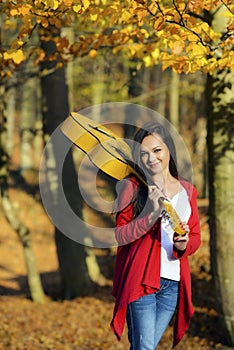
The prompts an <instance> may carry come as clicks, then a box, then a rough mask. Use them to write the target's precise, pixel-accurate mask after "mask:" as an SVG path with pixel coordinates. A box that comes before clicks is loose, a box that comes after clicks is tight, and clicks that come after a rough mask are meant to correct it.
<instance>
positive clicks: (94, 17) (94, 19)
mask: <svg viewBox="0 0 234 350" xmlns="http://www.w3.org/2000/svg"><path fill="white" fill-rule="evenodd" d="M90 19H91V21H93V22H95V21H96V20H97V19H98V15H97V13H96V14H95V15H92V14H91V15H90Z"/></svg>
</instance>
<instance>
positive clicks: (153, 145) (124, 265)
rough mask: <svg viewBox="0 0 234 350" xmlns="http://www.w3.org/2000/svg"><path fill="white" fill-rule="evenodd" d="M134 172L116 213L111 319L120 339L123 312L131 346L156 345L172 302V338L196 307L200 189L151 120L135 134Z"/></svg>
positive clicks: (134, 349) (165, 133) (166, 136)
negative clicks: (193, 267)
mask: <svg viewBox="0 0 234 350" xmlns="http://www.w3.org/2000/svg"><path fill="white" fill-rule="evenodd" d="M134 141H135V142H134V147H133V151H132V152H133V160H134V162H135V164H136V170H137V172H138V173H139V174H140V176H141V178H142V177H143V178H144V180H145V181H144V182H147V183H148V186H145V184H144V183H143V182H142V181H140V180H139V178H138V177H136V176H130V177H129V178H128V179H125V180H124V181H123V183H124V184H123V188H122V190H121V194H120V195H119V198H120V199H119V204H118V208H119V210H118V212H117V216H116V239H117V241H118V244H119V246H118V251H117V257H116V265H115V273H114V281H113V295H114V297H115V298H116V303H115V308H114V315H113V319H112V322H111V327H112V329H113V330H114V332H115V334H116V335H117V337H118V339H120V337H121V335H122V332H123V329H124V324H125V319H127V325H128V338H129V342H130V345H131V346H130V350H146V349H147V350H155V348H156V347H157V345H158V343H159V341H160V339H161V337H162V335H163V333H164V331H165V329H166V328H167V326H168V324H169V322H170V320H171V318H172V316H173V314H174V312H175V310H176V309H177V314H176V318H175V323H174V340H173V346H176V345H177V344H178V342H179V341H180V340H181V338H182V337H183V335H184V333H185V331H186V329H187V328H188V326H189V322H190V319H191V317H192V314H193V307H192V301H191V277H190V270H189V264H188V256H189V255H191V254H193V253H194V252H195V251H196V250H197V249H198V248H199V246H200V243H201V242H200V224H199V217H198V210H197V205H196V197H197V191H196V189H195V188H194V187H193V185H192V184H190V183H188V182H187V181H185V180H183V179H180V178H179V177H178V172H177V167H176V154H175V146H174V143H173V140H172V138H171V136H170V134H169V133H168V131H167V130H166V129H165V128H164V127H162V126H161V125H159V124H157V123H154V122H150V123H147V124H145V125H144V126H143V127H142V128H141V129H139V130H138V132H137V133H136V135H135V138H134ZM162 197H166V198H168V199H170V201H171V203H172V205H173V206H174V207H175V209H176V211H177V213H178V214H179V216H180V218H181V228H183V229H184V231H185V234H184V235H183V236H181V235H177V234H176V233H175V232H174V231H173V229H172V227H171V224H170V220H169V218H168V215H167V214H166V213H165V211H164V210H163V204H162V200H161V199H162Z"/></svg>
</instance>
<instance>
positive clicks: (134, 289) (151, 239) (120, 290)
mask: <svg viewBox="0 0 234 350" xmlns="http://www.w3.org/2000/svg"><path fill="white" fill-rule="evenodd" d="M125 181H126V180H125ZM181 184H182V185H183V186H184V188H185V189H186V191H187V193H188V196H189V200H190V205H191V216H190V218H189V221H188V225H189V227H190V233H189V242H188V244H187V248H186V250H185V251H183V252H180V251H178V250H176V249H174V255H175V257H177V258H178V259H180V287H179V298H178V305H177V315H176V320H175V324H174V339H173V347H174V346H176V345H177V344H178V343H179V341H180V340H181V338H182V337H183V335H184V334H185V332H186V330H187V328H188V326H189V323H190V320H191V317H192V315H193V312H194V310H193V306H192V293H191V276H190V269H189V263H188V256H189V255H191V254H193V253H194V252H195V251H196V250H197V249H198V248H199V246H200V243H201V238H200V222H199V216H198V209H197V204H196V197H197V191H196V189H195V188H194V187H193V186H192V185H191V184H190V183H188V182H186V181H184V180H181ZM138 186H139V181H138V179H137V178H135V177H131V178H129V179H128V180H127V181H126V184H125V186H124V189H123V191H122V192H121V200H120V208H121V210H120V212H119V213H118V215H117V218H116V226H117V228H116V239H117V242H118V243H119V247H118V250H117V256H116V263H115V273H114V280H113V290H112V294H113V296H114V297H115V298H116V303H115V308H114V313H113V318H112V321H111V328H112V329H113V331H114V332H115V334H116V336H117V338H118V339H120V337H121V335H122V333H123V329H124V325H125V319H126V310H127V305H128V304H129V303H131V302H132V301H134V300H137V299H138V298H140V297H141V296H143V295H146V294H150V293H154V292H155V291H157V290H159V289H160V261H161V257H160V255H161V225H160V223H161V221H160V219H158V220H157V222H156V223H155V224H154V226H153V227H150V225H149V221H148V215H145V216H143V217H141V218H138V219H137V220H132V219H133V206H132V204H131V203H130V201H131V199H132V197H133V194H134V192H135V190H136V189H137V187H138ZM129 242H131V243H129Z"/></svg>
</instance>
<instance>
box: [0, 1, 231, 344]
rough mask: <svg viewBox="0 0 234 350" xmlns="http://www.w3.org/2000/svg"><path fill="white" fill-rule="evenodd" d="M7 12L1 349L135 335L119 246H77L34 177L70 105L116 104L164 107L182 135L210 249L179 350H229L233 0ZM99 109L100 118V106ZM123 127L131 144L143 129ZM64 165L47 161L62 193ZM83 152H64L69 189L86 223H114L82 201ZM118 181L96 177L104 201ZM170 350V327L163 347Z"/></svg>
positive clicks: (27, 7) (84, 4) (43, 5)
mask: <svg viewBox="0 0 234 350" xmlns="http://www.w3.org/2000/svg"><path fill="white" fill-rule="evenodd" d="M0 9H1V53H0V55H1V56H0V59H1V86H0V89H1V95H0V96H1V100H0V116H1V128H0V132H1V133H0V147H1V148H0V149H1V154H0V155H1V171H0V186H1V209H2V210H1V217H0V219H1V247H0V249H1V255H0V259H1V275H0V276H1V305H0V307H1V315H2V322H1V325H0V334H1V340H0V348H1V349H4V350H5V349H14V350H15V349H32V350H33V349H58V350H59V349H84V350H85V349H105V348H108V349H112V348H115V349H118V348H119V349H123V348H126V347H127V345H126V344H127V338H126V334H125V336H124V339H123V341H122V342H121V343H118V342H117V341H116V340H115V338H114V335H113V334H112V333H111V331H110V329H109V321H110V319H111V314H112V309H113V299H112V297H111V295H110V294H111V280H112V276H113V266H114V258H115V248H113V249H112V248H111V249H93V248H91V247H89V246H86V245H82V244H78V243H76V242H74V241H72V240H70V239H69V238H67V237H66V235H64V234H63V233H62V232H60V231H59V230H58V228H57V227H54V226H53V223H52V222H51V221H50V220H49V219H48V216H47V214H46V213H45V211H44V209H43V205H42V202H41V197H40V190H39V183H38V171H39V166H40V160H41V156H42V152H43V149H44V145H45V143H46V142H47V141H48V140H49V138H50V136H51V134H52V133H53V131H54V130H55V129H56V128H57V126H58V125H60V123H61V122H62V121H63V120H64V119H65V118H66V117H67V116H68V114H69V112H70V111H80V110H83V109H85V108H86V107H90V106H98V105H100V104H103V103H106V102H111V103H116V102H126V103H134V104H139V105H141V106H145V107H147V108H151V109H153V110H155V111H158V112H159V113H160V114H161V115H163V116H166V117H167V118H168V120H169V121H170V122H171V123H172V124H173V125H174V126H175V127H176V129H177V130H178V132H179V133H180V134H181V136H182V137H183V139H184V142H185V144H186V146H187V148H188V149H189V152H190V155H191V160H192V164H193V175H194V179H193V180H194V183H195V185H196V187H197V188H198V191H199V201H198V203H199V210H200V214H201V225H202V235H203V245H202V247H201V249H200V251H199V252H198V253H197V254H196V255H195V258H194V260H192V259H191V269H192V276H193V291H194V302H195V311H196V312H195V316H194V319H193V321H192V324H191V328H190V331H189V332H188V334H187V335H186V336H185V338H184V340H183V341H182V342H181V344H179V346H178V348H179V349H189V348H190V349H193V348H196V349H199V348H202V349H212V348H215V349H225V348H233V339H234V326H233V324H234V322H233V312H234V307H233V293H234V282H233V279H232V278H231V276H232V275H233V272H232V266H233V248H234V238H233V237H232V236H233V235H232V227H233V215H232V214H231V213H232V208H233V198H234V195H233V185H232V174H233V166H234V159H233V158H234V156H233V125H234V124H233V115H234V113H233V100H234V93H233V82H234V68H233V44H234V42H233V41H234V39H233V29H234V24H233V11H234V8H233V4H232V2H231V1H196V2H195V1H187V2H182V1H172V2H169V1H159V2H158V1H154V2H147V1H143V0H142V1H125V2H112V3H111V5H110V4H109V3H108V2H107V1H94V2H92V1H87V0H86V1H72V0H66V1H65V0H64V1H54V0H47V1H46V0H44V1H39V0H38V1H27V2H23V1H20V2H17V1H15V2H12V1H10V2H8V1H2V2H1V3H0ZM95 111H96V113H95V119H96V120H95V121H97V122H98V121H99V120H100V119H101V112H102V110H101V108H99V109H98V108H96V109H95ZM123 118H127V115H123ZM134 122H135V121H134ZM124 125H126V119H123V126H124ZM114 131H115V132H117V133H118V132H119V133H120V135H121V136H123V135H124V136H125V137H126V136H127V137H130V136H132V133H133V131H134V130H132V128H126V127H125V128H122V129H121V130H120V129H119V128H116V129H115V130H114ZM52 146H53V145H52ZM56 157H57V155H56V150H55V149H53V147H52V149H51V152H50V154H48V155H47V157H46V166H47V168H48V169H50V170H51V169H52V171H51V172H48V173H47V177H48V178H47V181H48V191H49V193H50V194H51V197H52V198H53V199H55V198H59V195H60V194H59V192H58V188H57V187H56V181H57V178H56V162H58V158H56ZM81 157H82V154H81V153H79V152H77V150H74V149H72V150H71V152H69V154H68V157H67V158H66V161H65V164H64V168H65V169H67V171H66V172H64V174H63V184H64V187H65V190H66V195H67V197H68V198H69V202H70V203H71V206H72V208H73V209H74V211H75V212H76V213H77V215H79V216H80V217H82V218H83V219H84V221H86V222H88V223H89V222H90V223H92V224H94V223H95V224H96V225H97V226H98V225H103V226H105V225H108V224H109V223H110V222H112V220H113V218H112V217H111V216H110V215H98V214H97V212H96V211H93V210H92V209H91V208H90V206H89V205H87V203H85V201H83V198H82V196H81V194H80V193H79V189H78V187H77V175H76V172H77V169H78V168H79V162H80V161H81ZM87 168H89V165H87ZM224 170H225V171H224ZM87 179H88V178H86V182H84V183H83V184H84V186H85V183H86V184H87ZM114 185H115V182H114V181H113V180H112V179H109V178H108V177H106V176H105V175H104V174H99V177H98V180H97V188H98V191H99V193H101V195H102V196H103V197H104V198H109V196H112V190H113V187H114ZM85 189H86V190H87V191H88V187H87V186H86V187H85ZM95 200H96V199H95V198H93V201H94V202H95ZM208 223H209V225H208ZM85 229H86V227H85V225H84V227H82V228H81V227H79V230H85ZM15 233H17V235H15ZM92 234H95V233H94V232H93V233H92ZM227 242H228V243H227ZM22 248H23V249H22ZM24 263H25V265H24ZM170 344H171V328H169V330H168V332H167V333H166V334H165V337H164V338H163V340H162V343H161V344H160V348H161V349H168V348H169V347H170Z"/></svg>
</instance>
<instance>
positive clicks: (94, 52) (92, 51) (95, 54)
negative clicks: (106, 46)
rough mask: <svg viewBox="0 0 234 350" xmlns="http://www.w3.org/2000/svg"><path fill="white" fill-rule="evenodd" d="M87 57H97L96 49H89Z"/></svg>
mask: <svg viewBox="0 0 234 350" xmlns="http://www.w3.org/2000/svg"><path fill="white" fill-rule="evenodd" d="M89 57H91V58H96V57H97V50H94V49H92V50H90V51H89Z"/></svg>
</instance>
